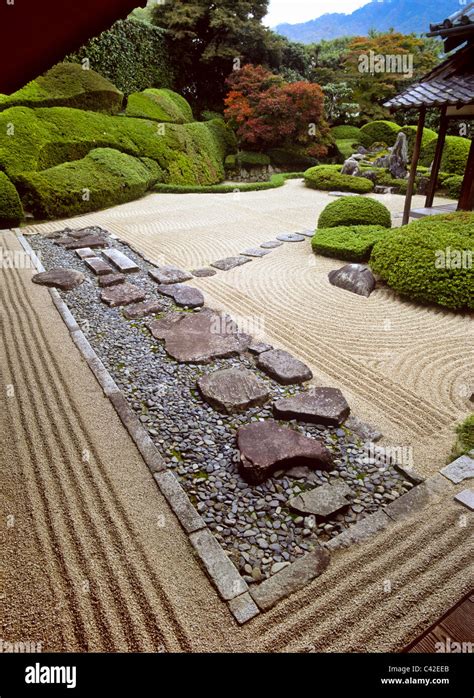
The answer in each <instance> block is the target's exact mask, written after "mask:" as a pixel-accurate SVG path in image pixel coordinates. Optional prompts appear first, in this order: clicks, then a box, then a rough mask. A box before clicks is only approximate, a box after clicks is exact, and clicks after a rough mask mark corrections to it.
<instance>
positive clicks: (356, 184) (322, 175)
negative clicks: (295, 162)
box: [304, 165, 374, 194]
mask: <svg viewBox="0 0 474 698" xmlns="http://www.w3.org/2000/svg"><path fill="white" fill-rule="evenodd" d="M340 170H341V167H340V165H317V166H316V167H310V168H309V170H306V172H305V173H304V181H305V184H306V186H307V187H310V188H311V189H322V190H323V191H333V190H334V191H348V192H354V193H356V194H367V193H368V192H370V191H372V190H373V188H374V184H373V182H371V181H369V180H368V179H365V178H364V177H353V176H352V175H345V174H344V175H343V174H341V171H340Z"/></svg>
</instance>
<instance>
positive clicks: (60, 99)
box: [0, 63, 123, 114]
mask: <svg viewBox="0 0 474 698" xmlns="http://www.w3.org/2000/svg"><path fill="white" fill-rule="evenodd" d="M122 105H123V94H122V92H120V91H119V90H117V88H116V87H115V85H112V83H111V82H109V81H108V80H106V79H105V78H103V77H102V75H99V73H96V72H94V71H93V70H83V68H82V67H81V66H80V65H77V63H58V65H55V66H54V68H51V70H49V71H48V72H47V73H45V74H44V75H41V76H40V77H39V78H36V80H33V81H32V82H30V83H28V85H25V87H22V89H21V90H18V92H14V93H13V94H12V95H1V96H0V110H4V109H8V108H9V107H17V106H20V107H21V106H23V107H34V108H36V107H56V106H63V107H74V108H76V109H86V110H90V111H98V112H104V113H106V114H116V113H118V112H119V111H121V109H122Z"/></svg>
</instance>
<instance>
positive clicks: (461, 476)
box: [440, 456, 474, 485]
mask: <svg viewBox="0 0 474 698" xmlns="http://www.w3.org/2000/svg"><path fill="white" fill-rule="evenodd" d="M440 473H441V474H442V475H444V477H446V478H448V480H451V482H454V484H455V485H457V484H459V483H460V482H462V481H463V480H469V479H470V478H473V477H474V458H470V457H469V456H461V457H460V458H456V460H455V461H453V462H452V463H450V464H449V465H446V466H445V467H444V468H441V470H440Z"/></svg>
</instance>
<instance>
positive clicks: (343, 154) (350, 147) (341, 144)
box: [336, 138, 358, 161]
mask: <svg viewBox="0 0 474 698" xmlns="http://www.w3.org/2000/svg"><path fill="white" fill-rule="evenodd" d="M357 145H358V144H357V143H354V140H353V139H352V138H351V139H348V140H337V141H336V148H337V150H338V153H339V155H340V158H339V160H340V161H342V160H347V158H350V156H351V155H353V153H355V152H356V150H357Z"/></svg>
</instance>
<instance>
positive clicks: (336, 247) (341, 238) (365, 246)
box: [311, 225, 391, 262]
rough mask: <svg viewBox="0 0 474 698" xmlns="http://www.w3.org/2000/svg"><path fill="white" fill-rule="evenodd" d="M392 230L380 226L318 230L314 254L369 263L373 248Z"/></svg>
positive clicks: (351, 226) (315, 236) (313, 240)
mask: <svg viewBox="0 0 474 698" xmlns="http://www.w3.org/2000/svg"><path fill="white" fill-rule="evenodd" d="M390 234H391V230H389V229H388V228H384V227H382V226H380V225H348V226H337V227H336V228H323V229H318V230H317V231H316V233H315V235H314V237H313V239H312V241H311V245H312V247H313V252H315V253H316V254H320V255H323V256H324V257H334V258H335V259H343V260H347V261H348V262H367V261H368V260H369V259H370V254H371V252H372V248H373V247H374V245H375V243H376V242H379V240H384V239H385V238H386V237H387V235H390Z"/></svg>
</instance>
